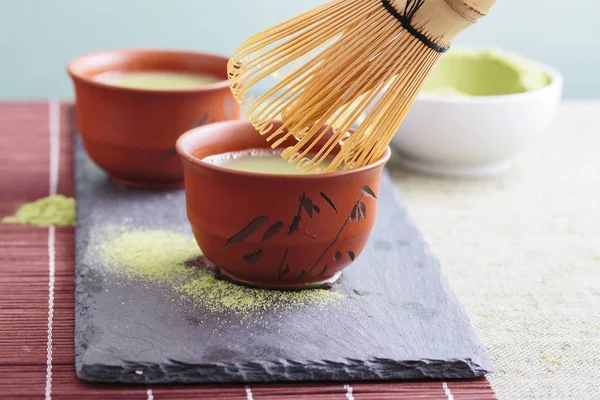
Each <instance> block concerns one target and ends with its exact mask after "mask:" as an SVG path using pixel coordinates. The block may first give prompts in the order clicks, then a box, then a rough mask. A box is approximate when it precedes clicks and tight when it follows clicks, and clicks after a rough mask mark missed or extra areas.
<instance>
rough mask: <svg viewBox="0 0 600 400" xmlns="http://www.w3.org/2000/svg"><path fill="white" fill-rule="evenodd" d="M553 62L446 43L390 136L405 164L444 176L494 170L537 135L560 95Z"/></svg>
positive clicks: (508, 162) (500, 169)
mask: <svg viewBox="0 0 600 400" xmlns="http://www.w3.org/2000/svg"><path fill="white" fill-rule="evenodd" d="M562 86H563V78H562V75H561V74H560V73H559V72H558V71H557V70H555V69H554V68H552V67H550V66H547V65H544V64H540V63H538V62H535V61H532V60H529V59H527V58H525V57H523V56H520V55H518V54H513V53H508V52H504V51H501V50H498V49H463V50H461V49H458V50H451V51H449V52H448V53H447V54H445V55H444V56H443V57H442V58H441V59H440V61H439V63H438V65H437V66H436V68H435V69H434V70H433V72H432V74H431V75H430V77H429V78H428V80H427V81H426V82H425V84H424V86H423V88H422V90H421V92H420V94H419V95H418V96H417V99H416V101H415V103H414V104H413V106H412V108H411V109H410V111H409V112H408V114H407V116H406V118H405V120H404V122H403V123H402V125H401V126H400V128H399V129H398V131H397V132H396V134H395V135H394V138H393V139H392V142H391V143H392V146H393V147H395V148H396V149H397V150H398V151H399V153H400V154H399V155H400V157H399V159H398V161H399V162H400V163H401V164H402V165H403V166H405V167H406V168H407V169H411V170H414V171H418V172H424V173H428V174H433V175H442V176H449V177H480V176H488V175H494V174H498V173H501V172H503V171H505V170H506V169H507V168H508V167H510V166H511V165H512V162H513V160H514V158H515V156H516V155H517V154H519V153H520V152H521V151H523V150H524V149H527V148H528V147H529V146H531V145H532V144H534V143H536V142H538V141H539V140H540V139H541V137H542V134H543V132H544V131H545V130H546V128H547V127H548V126H549V124H550V122H551V121H552V118H553V117H554V114H555V113H556V110H557V107H558V105H559V102H560V98H561V94H562Z"/></svg>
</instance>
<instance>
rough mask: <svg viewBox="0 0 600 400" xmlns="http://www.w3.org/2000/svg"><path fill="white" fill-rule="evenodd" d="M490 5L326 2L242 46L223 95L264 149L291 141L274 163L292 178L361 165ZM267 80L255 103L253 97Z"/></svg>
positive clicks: (430, 0) (477, 1)
mask: <svg viewBox="0 0 600 400" xmlns="http://www.w3.org/2000/svg"><path fill="white" fill-rule="evenodd" d="M495 1H496V0H333V1H331V2H329V3H326V4H324V5H322V6H320V7H317V8H315V9H314V10H311V11H308V12H307V13H305V14H302V15H299V16H297V17H294V18H292V19H290V20H288V21H285V22H282V23H280V24H278V25H275V26H274V27H272V28H269V29H267V30H265V31H263V32H261V33H259V34H256V35H254V36H252V37H250V38H248V39H247V40H246V41H244V42H243V43H242V45H241V46H240V47H239V48H238V49H236V51H235V52H234V54H233V56H232V57H231V60H230V61H229V64H228V76H229V79H230V87H231V91H232V93H233V94H234V96H235V98H236V99H237V100H238V101H239V102H242V103H243V102H247V103H251V104H250V106H249V107H248V110H247V117H248V119H249V120H250V121H251V122H252V124H253V125H254V127H255V128H256V130H257V131H258V132H259V133H260V134H261V135H266V138H265V139H266V140H267V141H268V142H269V143H271V146H272V147H273V148H276V147H279V146H281V145H283V144H284V143H289V142H288V139H289V138H295V139H296V141H295V142H294V144H293V145H291V146H290V145H287V147H286V148H285V149H284V150H283V151H282V153H281V156H282V157H283V158H285V159H287V160H288V162H291V163H296V164H297V166H298V168H299V169H301V170H303V171H312V170H320V167H319V165H320V164H322V163H323V162H324V161H325V160H328V161H329V164H328V166H327V167H325V168H323V169H322V170H323V172H331V171H335V170H337V169H339V168H342V169H351V168H358V167H361V166H364V165H367V164H369V163H371V162H373V161H374V160H376V159H378V158H379V157H381V155H382V154H383V153H384V151H385V149H386V147H387V145H388V144H389V142H390V140H391V138H392V136H393V134H394V133H395V131H396V129H397V127H398V126H399V125H400V123H401V122H402V120H403V119H404V117H405V116H406V114H407V112H408V109H409V108H410V106H411V105H412V103H413V101H414V100H415V98H416V96H417V93H418V91H419V90H420V88H421V87H422V85H423V84H424V82H425V80H426V78H427V76H428V75H429V73H430V72H431V70H432V69H433V68H434V66H435V64H436V63H437V61H438V60H439V57H440V56H441V54H442V52H443V51H445V50H446V49H447V46H448V44H449V43H450V42H451V41H452V39H453V38H454V37H455V36H456V35H457V34H458V33H460V32H461V31H462V30H464V29H466V28H467V27H468V26H470V25H471V24H473V23H474V22H476V21H477V20H478V19H479V18H481V16H483V15H485V13H486V12H487V11H489V9H490V8H491V6H492V5H493V4H494V3H495ZM272 77H276V78H277V79H278V81H277V82H276V83H274V84H273V85H271V86H270V88H269V89H267V90H266V91H264V92H263V93H262V94H261V95H259V96H258V97H257V98H254V97H253V95H252V93H251V91H252V88H254V87H255V86H256V85H257V84H259V83H260V82H263V81H264V80H266V79H270V78H272ZM363 116H364V118H363V120H362V121H360V119H361V118H362V117H363ZM277 117H281V119H282V124H281V126H280V127H279V128H277V129H273V126H274V125H273V124H272V121H273V120H274V119H276V118H277ZM355 125H357V128H356V129H355V130H353V131H352V130H351V128H352V127H353V126H355ZM328 131H329V132H330V135H329V137H328V139H327V141H326V143H325V144H324V145H323V146H320V147H319V148H316V147H315V144H316V143H317V142H319V141H321V140H322V139H323V137H324V135H325V134H326V133H327V132H328ZM313 149H315V150H316V152H313ZM332 155H333V157H332Z"/></svg>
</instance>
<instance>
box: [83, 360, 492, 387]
mask: <svg viewBox="0 0 600 400" xmlns="http://www.w3.org/2000/svg"><path fill="white" fill-rule="evenodd" d="M165 366H167V368H164V367H165ZM299 367H300V368H299ZM107 370H109V371H111V372H112V373H109V374H107ZM136 371H143V374H141V375H138V374H136ZM449 371H454V372H449ZM456 371H460V372H456ZM487 372H489V371H487V370H486V369H485V368H484V367H482V366H481V365H478V364H476V363H474V362H472V361H471V360H466V361H465V360H454V361H453V362H448V360H428V361H424V360H418V361H396V360H370V361H368V362H364V361H357V360H345V361H344V362H339V361H328V360H322V361H320V362H303V363H302V364H300V363H298V362H294V361H285V360H281V361H279V362H253V363H219V364H216V365H205V364H182V363H171V364H165V365H164V366H161V365H158V364H143V363H127V364H126V365H104V364H98V365H85V366H84V365H78V366H77V376H78V377H79V378H80V379H82V380H84V381H87V382H109V383H134V384H135V383H138V384H141V383H146V384H148V383H153V384H154V383H161V384H162V383H257V382H301V381H310V382H314V381H340V382H342V381H376V380H417V379H444V380H446V379H471V378H478V377H481V376H483V375H485V374H486V373H487ZM97 376H102V379H97V378H95V377H97Z"/></svg>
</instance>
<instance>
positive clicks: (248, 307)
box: [178, 270, 343, 314]
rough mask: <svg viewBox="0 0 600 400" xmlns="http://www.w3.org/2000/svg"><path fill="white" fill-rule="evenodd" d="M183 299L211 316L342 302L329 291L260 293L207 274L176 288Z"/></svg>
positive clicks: (274, 291)
mask: <svg viewBox="0 0 600 400" xmlns="http://www.w3.org/2000/svg"><path fill="white" fill-rule="evenodd" d="M178 290H179V291H181V292H182V294H183V296H184V298H186V297H187V298H188V299H189V300H191V301H192V302H193V303H194V304H196V305H199V306H202V307H203V308H206V309H208V310H209V311H213V312H224V311H231V312H234V313H236V314H249V313H251V312H255V311H261V310H267V309H276V310H291V309H292V308H294V307H299V306H305V305H306V306H313V307H314V306H324V305H327V304H330V303H333V302H335V301H337V300H340V299H342V297H343V296H342V295H341V294H340V293H338V292H336V291H335V289H333V290H325V289H312V290H300V291H282V290H264V289H257V288H250V287H247V286H241V285H236V284H235V283H232V282H228V281H224V280H220V279H216V278H215V277H214V276H213V274H212V273H211V272H210V271H207V270H202V271H200V276H199V277H198V278H196V279H194V280H192V281H191V282H189V283H187V284H185V285H183V286H182V287H180V288H178Z"/></svg>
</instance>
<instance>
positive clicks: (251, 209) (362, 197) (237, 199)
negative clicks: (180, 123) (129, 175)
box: [177, 121, 390, 289]
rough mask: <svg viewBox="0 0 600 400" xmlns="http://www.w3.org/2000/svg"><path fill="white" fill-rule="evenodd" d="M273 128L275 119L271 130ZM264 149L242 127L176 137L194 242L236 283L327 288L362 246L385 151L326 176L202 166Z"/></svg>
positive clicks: (231, 124) (219, 127)
mask: <svg viewBox="0 0 600 400" xmlns="http://www.w3.org/2000/svg"><path fill="white" fill-rule="evenodd" d="M279 126H281V122H280V121H275V123H274V127H273V129H277V128H278V127H279ZM327 138H328V135H327V134H326V135H325V137H324V138H323V140H322V141H321V143H320V144H318V145H317V146H316V148H317V150H318V147H319V145H321V146H322V145H323V144H324V142H325V141H326V140H327ZM290 144H292V143H291V142H290ZM263 148H264V149H268V148H269V144H268V143H267V142H266V141H265V138H264V137H262V136H261V135H259V134H258V133H257V132H256V130H255V129H254V128H253V127H252V125H251V124H250V123H249V122H247V121H229V122H220V123H216V124H212V125H208V126H204V127H200V128H195V129H193V130H191V131H189V132H187V133H185V134H184V135H182V136H181V137H180V138H179V140H178V141H177V152H178V153H179V155H180V156H181V158H182V160H183V169H184V173H185V191H186V203H187V215H188V219H189V221H190V224H191V226H192V230H193V233H194V236H195V238H196V241H197V242H198V245H199V246H200V248H201V249H202V251H203V252H204V254H205V256H206V257H208V258H209V259H210V260H211V261H212V262H213V263H214V264H215V265H216V267H217V270H218V271H219V272H220V273H222V274H223V275H225V276H226V277H228V278H230V279H232V280H234V281H236V282H238V283H243V284H249V285H252V286H258V287H265V288H273V289H275V288H277V289H302V288H308V287H317V286H326V285H328V284H330V283H331V282H333V281H335V280H336V279H337V278H338V277H339V276H340V271H341V270H342V269H344V268H345V267H346V266H348V265H349V264H350V263H352V261H354V259H355V258H356V257H358V256H359V255H360V253H361V251H362V250H363V248H364V246H365V244H366V243H367V239H368V238H369V234H370V232H371V228H372V227H373V223H374V221H375V217H376V215H377V193H378V192H379V182H380V179H381V173H382V171H383V167H384V165H385V163H386V162H387V161H388V159H389V157H390V150H389V148H388V149H387V150H386V153H385V154H384V156H383V157H382V158H381V159H380V160H378V161H376V162H375V163H373V164H371V165H368V166H366V167H362V168H358V169H355V170H351V171H343V172H336V173H330V174H311V175H281V174H279V175H276V174H263V173H253V172H244V171H236V170H231V169H227V168H224V167H220V166H218V165H215V164H212V163H208V162H204V161H202V160H203V159H205V158H206V157H209V156H213V155H217V154H223V153H227V152H233V151H241V150H249V149H263Z"/></svg>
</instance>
